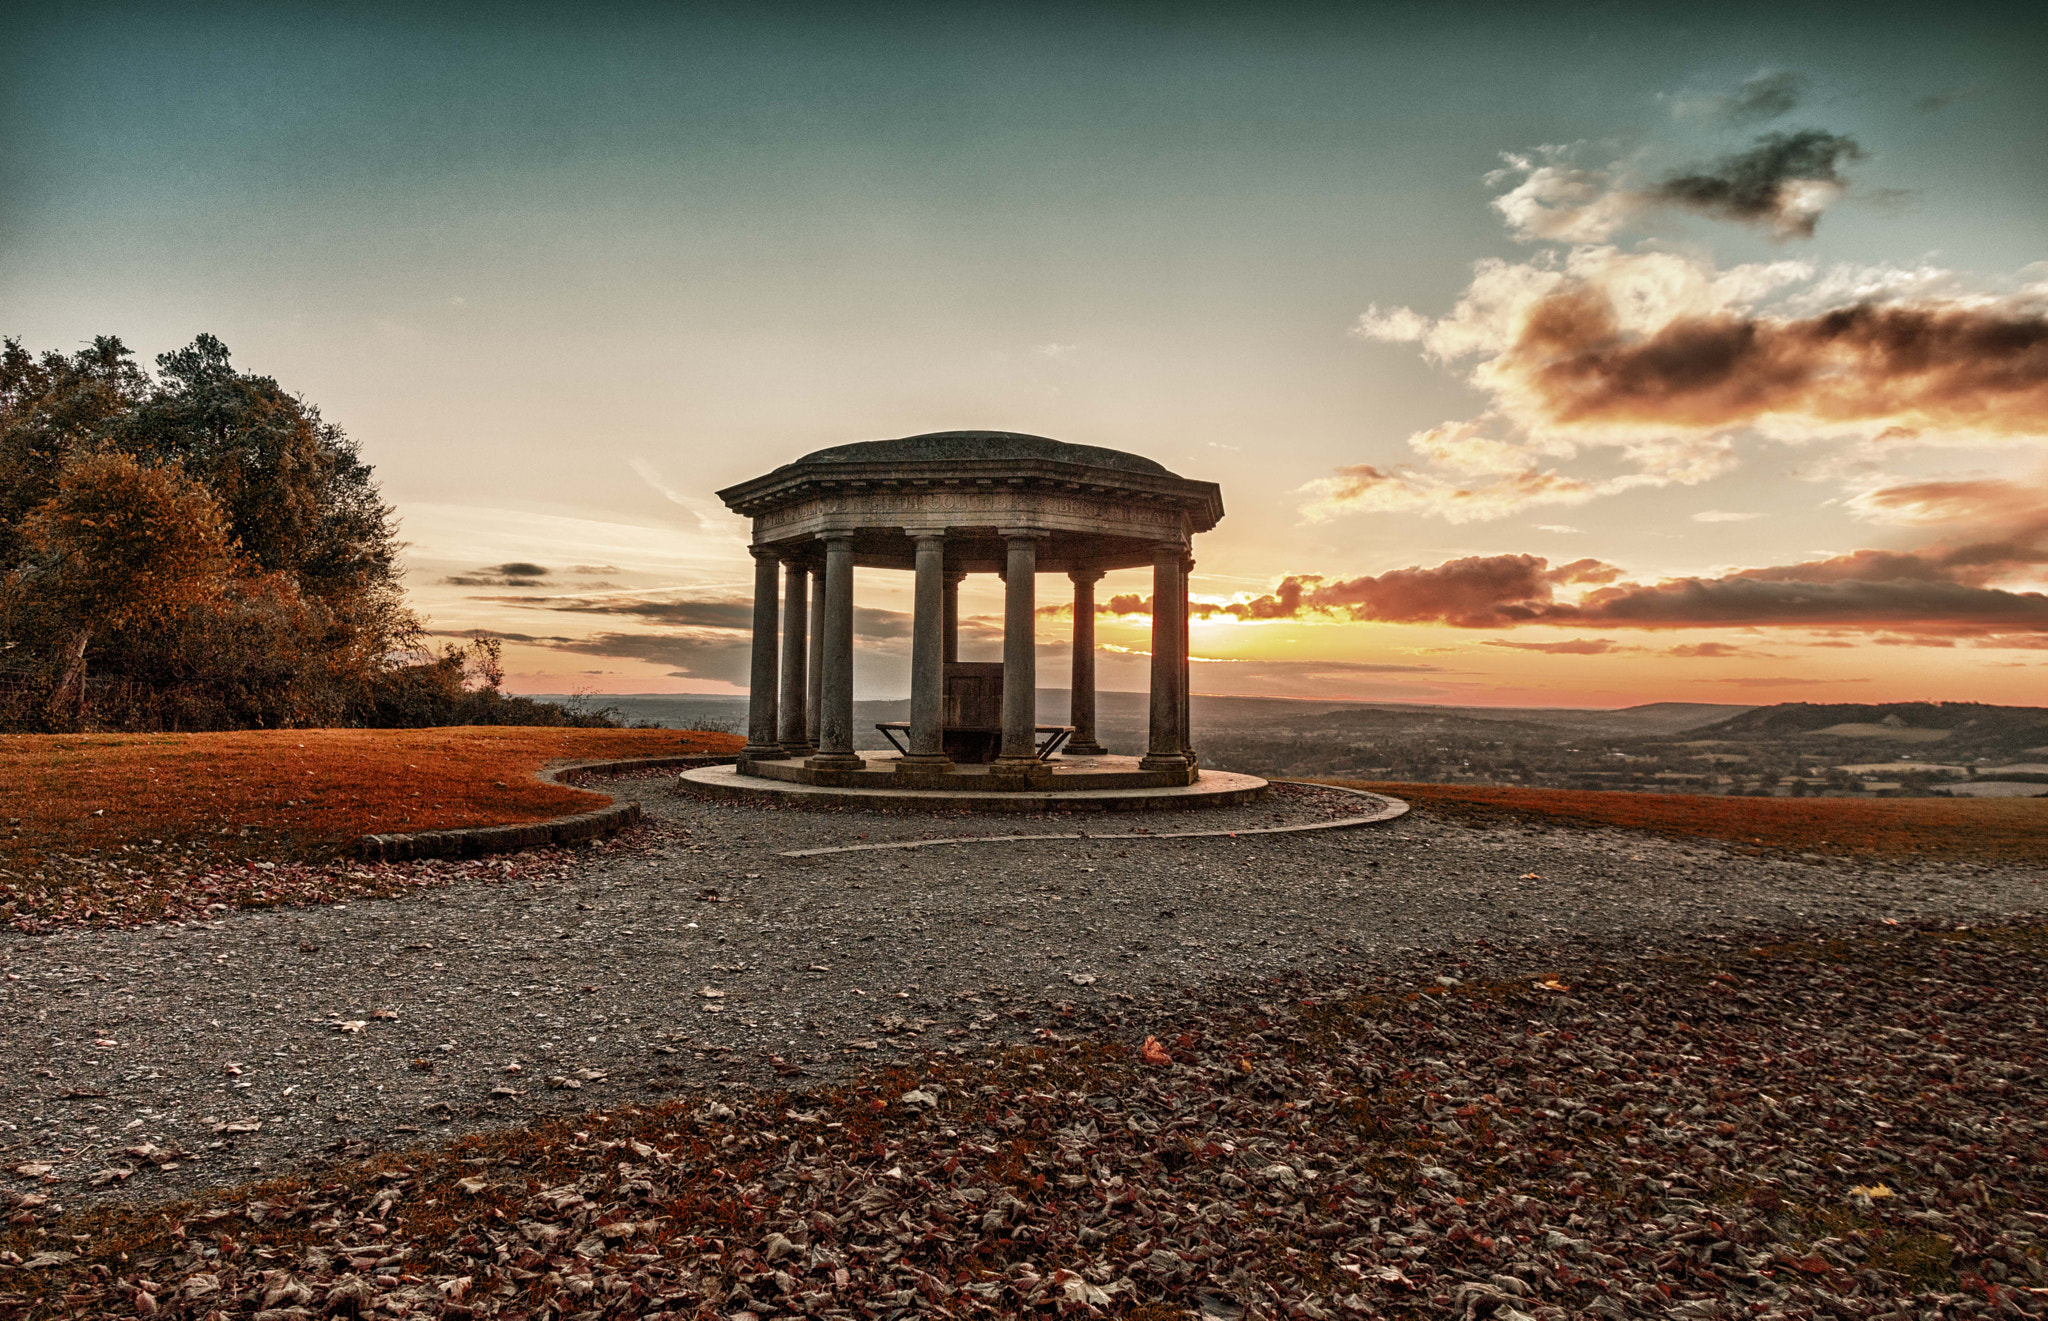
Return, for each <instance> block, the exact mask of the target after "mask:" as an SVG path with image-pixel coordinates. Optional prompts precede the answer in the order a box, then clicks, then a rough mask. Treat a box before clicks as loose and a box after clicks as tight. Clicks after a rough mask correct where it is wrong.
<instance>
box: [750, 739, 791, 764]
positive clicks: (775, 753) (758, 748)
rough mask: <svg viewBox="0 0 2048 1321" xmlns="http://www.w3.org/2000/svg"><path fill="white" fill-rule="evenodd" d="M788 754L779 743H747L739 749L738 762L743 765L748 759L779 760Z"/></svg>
mask: <svg viewBox="0 0 2048 1321" xmlns="http://www.w3.org/2000/svg"><path fill="white" fill-rule="evenodd" d="M788 755H789V754H788V753H787V752H784V751H783V750H782V745H781V744H779V743H749V744H747V746H745V747H744V748H741V749H740V764H741V765H742V766H744V765H746V764H747V763H748V762H750V761H781V760H782V759H783V758H784V757H787V756H788Z"/></svg>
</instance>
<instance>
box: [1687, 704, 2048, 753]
mask: <svg viewBox="0 0 2048 1321" xmlns="http://www.w3.org/2000/svg"><path fill="white" fill-rule="evenodd" d="M1692 732H1693V733H1694V734H1695V735H1698V736H1700V737H1702V738H1726V739H1732V740H1743V741H1750V740H1756V739H1782V738H1800V739H1806V740H1811V741H1813V742H1816V743H1821V744H1822V745H1823V746H1825V743H1824V741H1825V740H1832V739H1840V740H1848V741H1854V742H1858V743H1867V744H1874V745H1883V744H1886V743H1896V744H1900V745H1907V744H1930V743H1939V744H1940V745H1941V756H1942V757H1943V758H1946V759H1954V758H1962V757H1968V756H1979V755H1992V754H1998V753H2015V752H2025V751H2026V750H2027V749H2028V748H2030V747H2032V746H2034V745H2038V744H2042V743H2048V707H2038V706H1990V705H1987V704H1985V703H1983V702H1868V703H1856V702H1838V703H1816V702H1781V703H1779V704H1778V705H1776V706H1766V707H1759V708H1758V709H1756V710H1754V711H1747V712H1744V713H1743V714H1741V715H1738V716H1734V717H1731V718H1730V719H1727V720H1723V721H1720V722H1718V723H1716V724H1712V725H1705V726H1702V727H1700V728H1698V729H1695V730H1693V731H1692Z"/></svg>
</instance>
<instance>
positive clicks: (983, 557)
mask: <svg viewBox="0 0 2048 1321" xmlns="http://www.w3.org/2000/svg"><path fill="white" fill-rule="evenodd" d="M718 495H719V498H720V499H721V500H723V501H724V502H725V504H726V506H727V507H728V508H730V509H731V510H733V511H734V512H735V513H738V514H742V515H745V516H746V517H748V518H750V519H752V520H753V539H752V545H751V551H752V553H753V556H754V566H755V569H754V636H753V653H752V678H751V683H750V686H749V693H750V696H749V702H748V713H747V746H746V748H745V750H744V751H743V752H742V753H741V759H740V765H739V768H738V770H739V774H741V775H743V776H755V777H764V778H768V779H773V780H780V781H785V782H788V783H791V784H804V785H819V786H841V787H857V786H875V785H883V784H886V785H890V786H892V787H899V788H904V789H910V788H930V789H935V790H953V789H958V790H967V789H969V788H970V787H971V788H972V790H974V791H975V792H977V793H980V792H989V791H1004V790H1012V791H1043V790H1044V789H1045V787H1046V786H1047V785H1048V784H1050V783H1052V782H1054V781H1057V782H1058V784H1059V785H1060V787H1062V788H1064V789H1070V790H1087V789H1109V788H1126V789H1129V788H1147V787H1159V788H1166V787H1172V786H1189V785H1195V784H1197V783H1198V782H1199V781H1200V779H1201V768H1200V761H1199V759H1198V758H1197V757H1196V755H1195V752H1194V749H1193V748H1192V747H1191V746H1190V742H1189V736H1188V628H1187V626H1188V609H1187V600H1188V597H1187V591H1188V571H1189V570H1190V569H1191V568H1192V567H1193V565H1194V561H1193V559H1192V558H1191V557H1190V556H1191V546H1192V538H1193V537H1194V535H1195V534H1196V533H1199V532H1207V531H1208V530H1209V529H1211V528H1213V527H1215V526H1216V523H1217V521H1218V520H1219V519H1221V518H1222V517H1223V497H1222V492H1221V491H1220V490H1219V489H1218V487H1217V486H1216V484H1215V483H1213V482H1200V481H1190V480H1188V479H1187V478H1184V477H1180V476H1177V475H1175V474H1174V473H1171V472H1168V471H1167V470H1166V469H1165V468H1163V467H1161V466H1160V465H1159V464H1157V463H1155V462H1153V461H1152V460H1150V459H1146V458H1141V457H1139V456H1137V455H1135V454H1125V453H1121V452H1119V451H1116V450H1109V449H1099V448H1096V447H1094V446H1090V445H1073V444H1068V443H1066V442H1064V441H1058V440H1049V439H1047V438H1045V437H1043V436H1029V435H1021V434H1018V433H1016V432H1008V431H941V432H933V433H931V434H929V435H921V436H906V437H903V438H901V439H897V440H873V441H864V442H861V443H858V444H852V445H837V446H834V447H832V448H830V449H822V450H819V451H817V452H816V453H813V454H807V455H805V456H804V457H802V458H800V459H797V460H796V461H795V462H793V463H787V464H784V465H783V466H782V467H780V468H777V469H775V470H774V471H773V472H770V473H768V474H766V475H765V476H761V477H756V478H754V479H753V480H751V481H746V482H741V483H740V484H739V485H737V486H732V487H728V488H727V489H725V490H723V491H720V492H719V493H718ZM856 566H859V567H863V568H882V569H902V570H907V571H909V572H911V573H914V574H915V575H916V586H915V592H914V600H915V606H914V609H913V617H912V627H911V661H910V720H909V722H908V725H907V728H904V727H900V726H898V727H890V726H885V727H883V732H884V733H885V734H889V735H890V737H891V739H892V741H896V740H897V734H898V733H899V732H900V733H901V734H903V735H906V736H907V737H905V738H903V739H902V740H901V741H899V743H898V746H899V747H900V749H901V751H900V754H899V755H893V756H891V755H886V754H885V755H879V756H878V755H876V754H869V755H867V756H863V755H861V754H859V753H857V752H855V751H854V729H853V612H854V599H853V581H854V575H853V571H854V569H855V567H856ZM1140 567H1150V568H1151V570H1152V600H1153V611H1152V667H1151V669H1152V672H1151V717H1150V728H1149V733H1148V738H1147V742H1146V751H1145V754H1144V755H1143V756H1142V757H1138V758H1130V757H1112V756H1109V755H1108V754H1107V752H1106V750H1105V749H1104V748H1103V747H1102V745H1101V744H1100V743H1099V742H1098V741H1097V740H1096V732H1095V584H1096V582H1097V580H1099V579H1100V578H1101V577H1102V575H1103V574H1104V573H1106V572H1108V571H1110V570H1113V569H1131V568H1140ZM973 573H994V574H999V575H1001V577H1002V580H1003V588H1004V592H1003V595H1004V610H1003V660H1002V663H1001V664H1000V665H993V664H975V663H963V662H961V661H960V660H959V657H958V653H959V585H960V582H961V580H962V579H963V578H965V577H966V576H967V575H968V574H973ZM1041 573H1056V574H1064V575H1065V576H1066V577H1067V579H1068V580H1069V582H1070V583H1071V585H1072V587H1073V604H1074V626H1073V654H1074V659H1073V681H1072V688H1073V704H1072V710H1071V715H1070V717H1069V721H1070V723H1069V724H1068V725H1066V726H1042V725H1039V724H1038V722H1037V712H1036V705H1037V674H1036V653H1035V650H1034V647H1033V633H1034V623H1035V619H1036V613H1037V608H1038V596H1037V581H1038V575H1039V574H1041ZM970 777H971V786H970V783H969V781H970ZM1260 787H1261V788H1263V782H1261V783H1260Z"/></svg>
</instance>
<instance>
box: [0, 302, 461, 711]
mask: <svg viewBox="0 0 2048 1321" xmlns="http://www.w3.org/2000/svg"><path fill="white" fill-rule="evenodd" d="M157 367H158V372H157V374H156V375H155V376H154V377H152V376H151V374H150V373H148V372H146V371H144V370H143V369H142V368H141V367H140V366H139V365H138V364H137V363H136V362H135V360H134V356H133V354H131V353H130V352H129V350H128V348H127V347H126V346H125V345H123V344H122V343H121V341H120V340H118V339H115V338H112V337H101V338H99V339H96V340H94V341H93V342H92V344H91V345H90V346H89V347H87V348H85V349H82V350H80V351H78V352H76V353H72V354H69V355H66V354H60V353H43V354H40V355H36V354H32V353H30V352H29V351H28V350H26V349H24V348H23V347H22V345H21V344H20V343H19V342H18V341H16V340H7V341H5V342H4V345H0V575H4V583H5V589H4V592H0V724H5V725H9V726H12V727H15V728H34V727H68V726H75V725H78V724H80V723H81V722H90V723H96V724H100V725H106V726H117V727H137V728H151V727H159V728H188V729H189V728H247V727H266V726H278V725H311V724H333V725H340V724H376V723H384V722H382V721H380V720H379V719H378V707H379V702H380V698H382V697H383V696H385V695H386V694H387V692H388V691H389V690H390V688H391V686H392V684H393V683H394V681H395V678H396V676H397V674H398V673H399V672H400V671H402V670H404V669H405V668H406V667H407V666H408V664H413V665H417V664H424V663H431V662H432V658H431V657H427V656H424V655H423V654H422V653H421V650H420V646H419V644H420V637H421V634H420V625H419V621H418V620H417V619H416V618H415V617H414V616H413V614H412V613H411V612H410V611H409V610H408V609H407V608H406V604H405V599H404V594H403V590H402V587H401V584H400V578H399V570H398V565H397V551H398V542H397V534H396V528H395V526H394V524H393V522H392V518H391V511H390V509H389V508H388V507H386V506H385V505H384V503H383V502H382V500H381V499H380V497H379V495H378V493H377V489H376V486H375V484H374V483H373V482H372V481H371V470H370V468H369V465H367V464H365V463H364V462H362V460H361V458H360V457H359V456H358V454H357V452H356V447H355V445H354V443H353V442H352V441H351V440H350V439H349V438H348V437H347V436H346V435H345V434H343V433H342V431H341V429H340V428H339V427H336V426H334V425H333V424H332V423H329V422H326V421H325V420H323V419H322V418H321V416H320V413H319V410H318V409H316V408H315V407H313V406H312V405H311V404H310V403H307V402H306V401H305V400H303V399H300V398H299V397H297V396H295V395H292V394H289V393H287V392H286V391H285V390H284V389H283V388H282V387H280V386H279V385H278V383H277V382H276V381H274V380H272V379H270V378H269V377H265V376H257V375H253V374H250V373H246V372H241V371H238V370H236V368H235V367H234V365H233V363H232V362H231V360H230V358H229V355H228V350H227V347H226V346H225V345H224V344H222V343H221V342H220V341H219V340H217V339H215V338H214V337H213V336H211V335H201V336H199V337H198V338H197V339H195V340H194V341H193V342H192V343H191V344H190V345H188V346H186V347H184V348H181V349H178V350H176V351H175V352H172V353H166V354H163V355H161V356H159V357H158V358H157ZM88 658H89V661H88ZM88 670H89V671H90V673H91V675H92V676H93V690H94V691H93V696H92V699H91V702H90V703H88V700H87V674H88ZM32 697H33V698H34V700H31V698H32ZM89 707H90V709H89Z"/></svg>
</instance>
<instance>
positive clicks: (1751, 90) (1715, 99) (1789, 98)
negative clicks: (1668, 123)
mask: <svg viewBox="0 0 2048 1321" xmlns="http://www.w3.org/2000/svg"><path fill="white" fill-rule="evenodd" d="M1809 86H1810V84H1809V83H1808V81H1807V78H1806V75H1804V74H1802V73H1799V72H1797V71H1795V70H1792V69H1763V70H1760V71H1758V72H1756V73H1753V74H1751V75H1750V76H1749V77H1747V78H1745V79H1743V80H1742V82H1741V84H1740V85H1738V86H1737V87H1736V88H1735V90H1734V91H1732V92H1719V93H1715V94H1713V95H1710V96H1692V97H1673V98H1671V113H1672V114H1673V115H1674V116H1676V117H1678V118H1680V119H1705V120H1719V121H1720V122H1722V123H1727V124H1739V125H1751V124H1764V123H1768V122H1770V121H1771V120H1773V119H1782V118H1783V117H1784V116H1786V115H1788V114H1790V113H1792V111H1794V110H1796V109H1797V108H1798V107H1799V104H1800V103H1801V102H1802V101H1804V100H1805V99H1806V93H1807V90H1808V88H1809Z"/></svg>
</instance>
